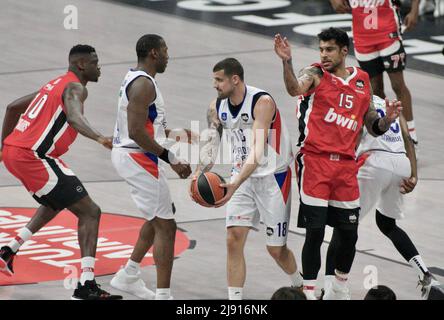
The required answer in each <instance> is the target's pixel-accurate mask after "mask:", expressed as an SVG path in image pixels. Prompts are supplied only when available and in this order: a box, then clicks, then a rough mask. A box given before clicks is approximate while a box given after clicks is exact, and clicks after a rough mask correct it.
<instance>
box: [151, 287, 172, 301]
mask: <svg viewBox="0 0 444 320" xmlns="http://www.w3.org/2000/svg"><path fill="white" fill-rule="evenodd" d="M170 297H171V290H170V288H157V289H156V298H155V299H156V300H168V299H169V298H170Z"/></svg>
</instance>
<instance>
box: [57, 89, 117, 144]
mask: <svg viewBox="0 0 444 320" xmlns="http://www.w3.org/2000/svg"><path fill="white" fill-rule="evenodd" d="M87 97H88V90H87V89H86V88H85V87H84V86H83V85H82V84H80V83H77V82H71V83H69V84H68V85H67V86H66V89H65V91H64V92H63V103H64V105H65V108H66V121H67V122H68V123H69V125H71V126H72V127H73V128H74V129H75V130H76V131H77V132H78V133H80V134H81V135H83V136H85V137H87V138H90V139H92V140H95V141H97V142H98V143H100V144H101V145H103V146H104V147H106V148H108V149H111V148H112V139H111V138H110V137H105V136H104V135H102V134H101V133H100V132H99V131H97V130H96V129H94V128H93V127H92V126H91V124H90V123H89V122H88V120H87V119H86V117H85V116H84V115H83V103H84V101H85V100H86V98H87Z"/></svg>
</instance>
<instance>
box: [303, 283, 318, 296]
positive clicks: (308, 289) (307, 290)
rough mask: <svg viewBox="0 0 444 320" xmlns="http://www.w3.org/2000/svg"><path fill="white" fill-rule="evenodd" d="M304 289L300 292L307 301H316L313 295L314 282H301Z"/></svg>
mask: <svg viewBox="0 0 444 320" xmlns="http://www.w3.org/2000/svg"><path fill="white" fill-rule="evenodd" d="M303 283H304V287H303V289H302V291H303V292H304V294H305V297H306V298H307V300H317V299H316V295H315V288H316V280H305V279H304V281H303Z"/></svg>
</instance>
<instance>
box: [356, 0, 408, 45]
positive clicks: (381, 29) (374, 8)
mask: <svg viewBox="0 0 444 320" xmlns="http://www.w3.org/2000/svg"><path fill="white" fill-rule="evenodd" d="M394 2H395V1H393V0H350V1H349V3H350V7H351V8H352V16H353V39H354V43H355V46H356V47H362V46H372V45H375V44H378V43H381V42H387V41H390V39H400V19H399V8H398V6H397V5H396V4H395V3H394Z"/></svg>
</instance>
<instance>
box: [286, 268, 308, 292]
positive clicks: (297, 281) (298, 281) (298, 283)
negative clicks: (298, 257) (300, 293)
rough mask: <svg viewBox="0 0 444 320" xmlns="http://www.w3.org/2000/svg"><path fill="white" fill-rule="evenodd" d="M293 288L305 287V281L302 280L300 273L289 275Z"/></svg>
mask: <svg viewBox="0 0 444 320" xmlns="http://www.w3.org/2000/svg"><path fill="white" fill-rule="evenodd" d="M288 276H289V277H290V281H291V286H292V287H296V288H299V287H302V286H303V285H304V279H303V278H302V275H301V274H300V273H299V271H297V270H296V272H295V273H293V274H289V275H288Z"/></svg>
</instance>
